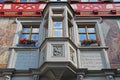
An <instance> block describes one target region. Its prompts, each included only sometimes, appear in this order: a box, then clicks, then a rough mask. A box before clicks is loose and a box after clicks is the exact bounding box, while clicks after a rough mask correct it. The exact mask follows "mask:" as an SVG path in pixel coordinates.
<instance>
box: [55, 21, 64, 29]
mask: <svg viewBox="0 0 120 80" xmlns="http://www.w3.org/2000/svg"><path fill="white" fill-rule="evenodd" d="M54 28H62V22H54Z"/></svg>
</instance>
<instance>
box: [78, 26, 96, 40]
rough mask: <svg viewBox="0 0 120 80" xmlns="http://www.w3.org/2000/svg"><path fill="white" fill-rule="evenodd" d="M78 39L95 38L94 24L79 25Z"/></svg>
mask: <svg viewBox="0 0 120 80" xmlns="http://www.w3.org/2000/svg"><path fill="white" fill-rule="evenodd" d="M78 33H79V40H80V41H83V40H96V30H95V25H79V27H78Z"/></svg>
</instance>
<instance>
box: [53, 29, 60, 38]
mask: <svg viewBox="0 0 120 80" xmlns="http://www.w3.org/2000/svg"><path fill="white" fill-rule="evenodd" d="M54 37H62V30H61V29H59V30H54Z"/></svg>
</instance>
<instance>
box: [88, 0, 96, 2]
mask: <svg viewBox="0 0 120 80" xmlns="http://www.w3.org/2000/svg"><path fill="white" fill-rule="evenodd" d="M97 1H98V0H90V2H97Z"/></svg>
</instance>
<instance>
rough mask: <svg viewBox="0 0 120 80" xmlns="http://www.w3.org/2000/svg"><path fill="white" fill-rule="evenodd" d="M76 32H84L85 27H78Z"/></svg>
mask: <svg viewBox="0 0 120 80" xmlns="http://www.w3.org/2000/svg"><path fill="white" fill-rule="evenodd" d="M78 32H79V33H85V32H86V31H85V28H79V29H78Z"/></svg>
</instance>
